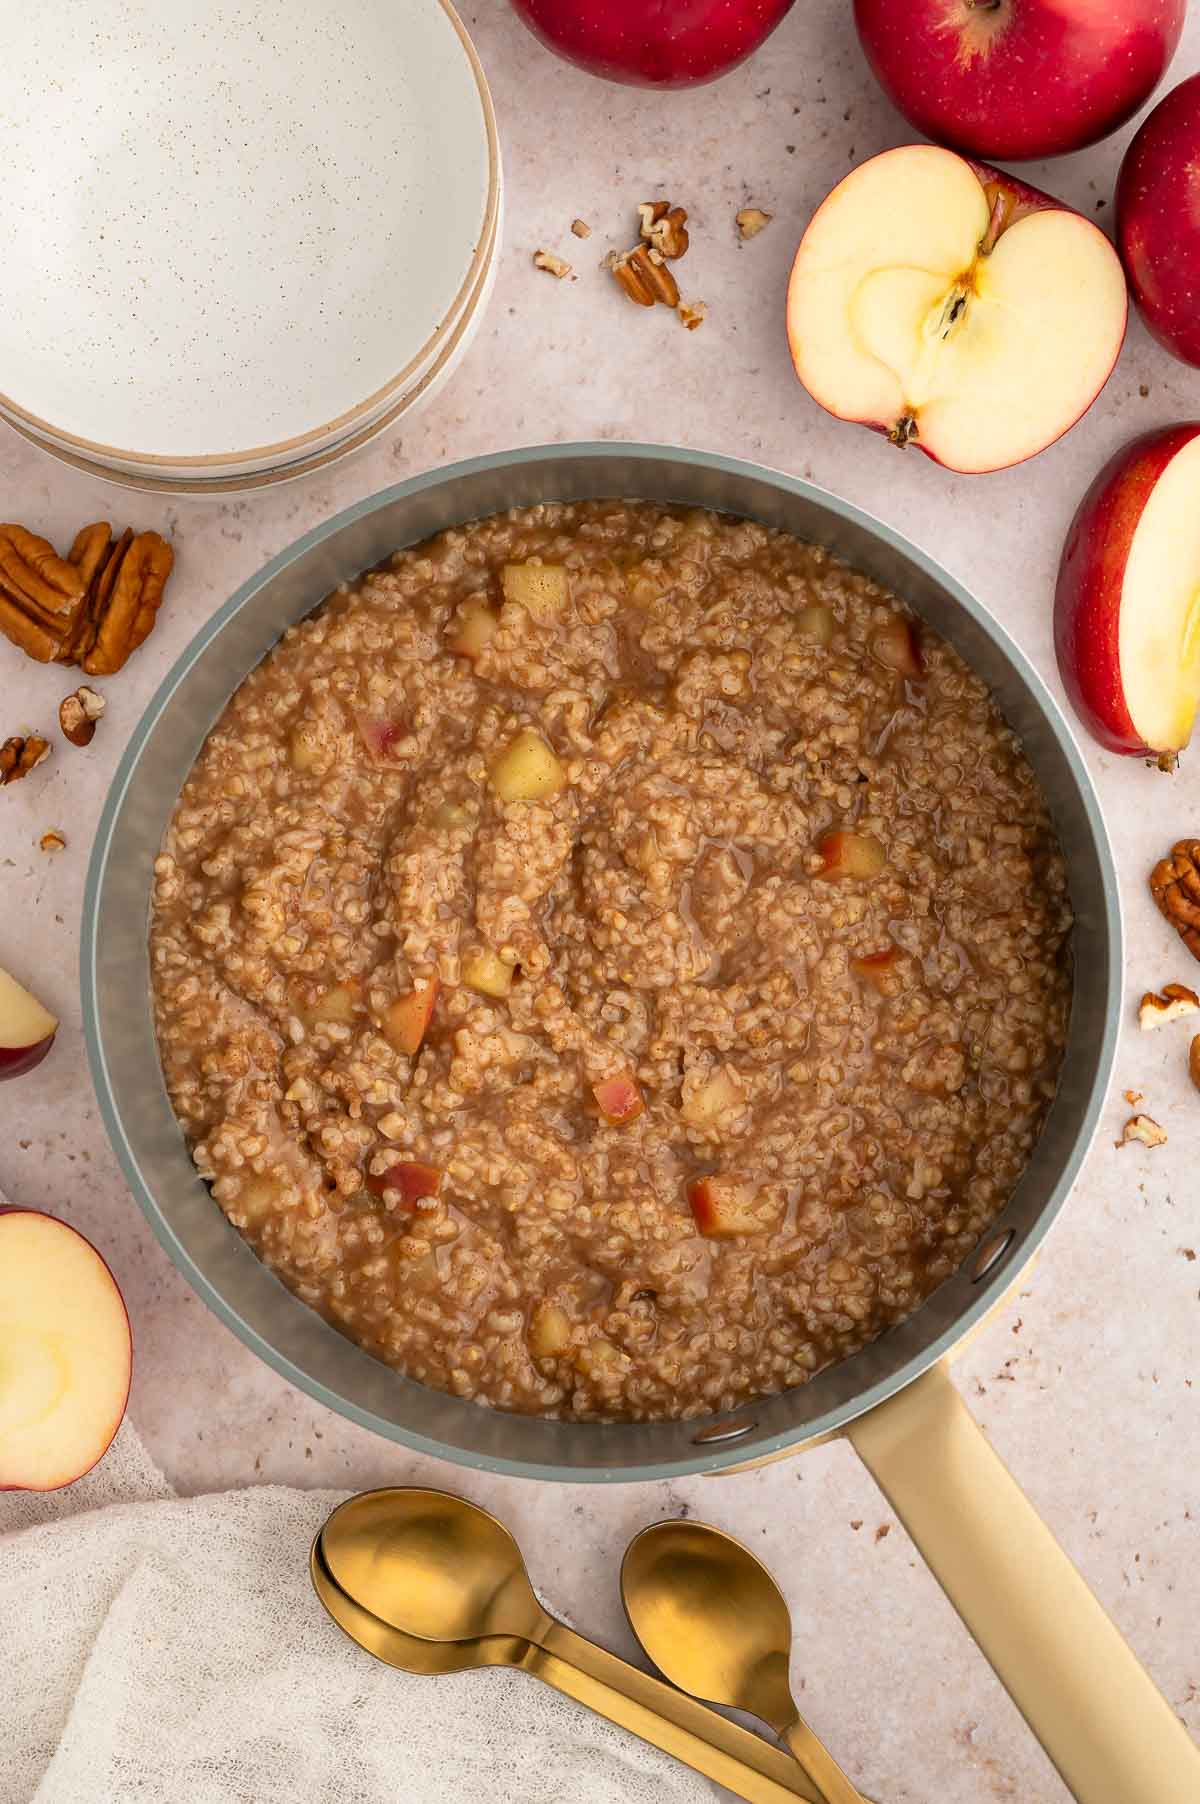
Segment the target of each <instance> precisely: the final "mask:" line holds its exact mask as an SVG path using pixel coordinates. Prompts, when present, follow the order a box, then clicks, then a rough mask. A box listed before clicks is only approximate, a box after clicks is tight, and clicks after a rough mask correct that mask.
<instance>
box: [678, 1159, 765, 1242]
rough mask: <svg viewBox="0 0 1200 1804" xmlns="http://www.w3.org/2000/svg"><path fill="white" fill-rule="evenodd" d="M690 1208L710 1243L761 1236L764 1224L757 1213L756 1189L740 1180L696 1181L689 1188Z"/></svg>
mask: <svg viewBox="0 0 1200 1804" xmlns="http://www.w3.org/2000/svg"><path fill="white" fill-rule="evenodd" d="M687 1200H688V1207H689V1208H690V1209H691V1211H692V1216H693V1219H694V1220H695V1223H696V1226H697V1227H698V1228H699V1230H700V1232H701V1233H702V1234H704V1235H707V1237H708V1238H709V1239H710V1240H731V1239H732V1238H733V1237H734V1236H735V1235H737V1234H761V1233H762V1231H763V1227H764V1223H763V1222H762V1221H761V1220H760V1219H759V1217H758V1216H757V1215H756V1214H755V1213H754V1209H753V1207H752V1204H753V1202H754V1189H753V1186H752V1185H750V1184H746V1183H744V1182H743V1180H742V1179H741V1178H727V1177H721V1176H719V1175H718V1174H714V1175H713V1176H712V1177H707V1178H693V1179H692V1181H691V1183H690V1184H689V1185H688V1187H687Z"/></svg>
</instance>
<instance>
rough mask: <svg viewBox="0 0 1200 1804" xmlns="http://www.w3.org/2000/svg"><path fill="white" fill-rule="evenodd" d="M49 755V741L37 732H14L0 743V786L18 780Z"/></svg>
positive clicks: (34, 768)
mask: <svg viewBox="0 0 1200 1804" xmlns="http://www.w3.org/2000/svg"><path fill="white" fill-rule="evenodd" d="M49 756H50V741H49V740H48V739H43V738H42V737H41V735H40V734H38V733H16V734H14V735H13V737H12V738H11V739H6V740H5V741H4V744H3V745H0V787H2V786H3V785H4V784H6V783H16V782H19V781H20V779H21V778H22V777H27V776H28V775H29V773H30V771H31V770H36V769H37V767H38V765H39V764H41V763H42V761H43V760H44V759H46V758H48V757H49Z"/></svg>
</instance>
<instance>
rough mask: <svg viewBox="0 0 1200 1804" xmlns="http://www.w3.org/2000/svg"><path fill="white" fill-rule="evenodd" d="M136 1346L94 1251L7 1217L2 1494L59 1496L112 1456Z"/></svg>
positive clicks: (0, 1221) (0, 1257)
mask: <svg viewBox="0 0 1200 1804" xmlns="http://www.w3.org/2000/svg"><path fill="white" fill-rule="evenodd" d="M132 1370H133V1343H132V1340H131V1338H130V1333H129V1317H128V1315H127V1314H126V1313H125V1305H124V1303H123V1302H122V1301H121V1293H120V1291H119V1290H118V1289H117V1284H116V1280H115V1279H114V1277H113V1275H112V1273H111V1272H110V1271H109V1269H108V1267H107V1265H105V1263H104V1261H103V1259H101V1257H100V1255H99V1253H98V1252H97V1251H96V1249H95V1247H93V1246H92V1245H91V1243H90V1242H89V1241H86V1240H85V1239H84V1238H83V1235H82V1234H77V1233H76V1232H75V1229H74V1228H69V1227H68V1226H67V1224H66V1222H64V1221H57V1220H56V1219H55V1218H54V1217H53V1216H51V1215H40V1214H38V1213H37V1212H36V1211H35V1210H32V1209H7V1208H6V1209H0V1491H55V1490H57V1489H58V1487H59V1486H60V1485H69V1484H71V1483H73V1481H74V1480H75V1479H77V1478H82V1477H83V1475H84V1473H85V1472H90V1471H91V1469H92V1467H93V1466H94V1465H95V1464H96V1461H97V1460H98V1459H100V1458H101V1456H102V1455H103V1454H104V1453H106V1452H107V1450H108V1447H109V1445H110V1444H111V1442H112V1439H113V1436H114V1435H115V1434H116V1432H117V1429H118V1428H119V1427H120V1426H121V1418H122V1417H123V1416H124V1414H125V1405H126V1403H127V1402H128V1400H129V1380H130V1376H131V1373H132Z"/></svg>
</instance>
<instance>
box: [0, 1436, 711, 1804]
mask: <svg viewBox="0 0 1200 1804" xmlns="http://www.w3.org/2000/svg"><path fill="white" fill-rule="evenodd" d="M342 1495H343V1493H341V1492H333V1491H293V1490H285V1489H283V1488H281V1487H278V1486H261V1487H257V1488H254V1489H251V1490H246V1491H226V1492H224V1493H223V1494H220V1495H215V1496H211V1497H197V1498H180V1497H176V1496H175V1495H174V1494H173V1492H172V1491H171V1488H170V1486H169V1485H168V1484H167V1483H166V1481H165V1479H164V1478H163V1476H162V1474H161V1472H159V1471H157V1469H156V1468H155V1466H154V1464H153V1462H152V1461H151V1460H150V1458H149V1456H148V1455H147V1453H146V1450H145V1448H144V1447H143V1446H142V1444H141V1442H140V1441H139V1439H138V1437H137V1435H136V1433H135V1432H134V1430H133V1427H132V1425H131V1424H130V1423H128V1422H126V1424H125V1426H124V1427H123V1428H122V1430H121V1432H120V1434H119V1435H118V1436H117V1439H116V1441H115V1442H114V1443H113V1446H112V1447H111V1448H110V1450H109V1452H108V1454H107V1456H106V1457H105V1458H104V1459H103V1460H102V1461H101V1463H100V1465H99V1466H98V1467H97V1468H96V1469H95V1471H94V1472H92V1473H90V1474H89V1475H88V1476H87V1477H86V1478H83V1479H80V1480H79V1482H78V1483H77V1484H75V1485H72V1486H70V1487H69V1488H68V1489H67V1490H65V1491H59V1492H56V1493H54V1494H52V1495H47V1496H35V1495H32V1494H30V1495H27V1494H24V1493H17V1492H9V1493H0V1646H2V1647H3V1649H4V1655H3V1676H4V1686H3V1697H2V1700H0V1804H652V1801H653V1804H702V1801H703V1804H711V1800H712V1799H713V1797H714V1792H713V1790H712V1789H710V1787H709V1786H708V1785H707V1783H706V1781H704V1780H703V1779H700V1778H698V1777H696V1776H695V1775H693V1774H691V1773H689V1772H687V1771H685V1770H684V1769H683V1768H681V1767H679V1766H676V1765H675V1764H674V1762H672V1761H670V1760H668V1759H667V1758H666V1757H665V1756H664V1755H661V1754H658V1753H656V1752H655V1751H654V1750H653V1749H651V1748H647V1747H646V1746H644V1744H643V1743H641V1742H639V1741H636V1740H635V1739H634V1738H633V1737H632V1736H627V1735H625V1734H623V1733H622V1731H620V1730H618V1729H614V1728H612V1727H611V1726H610V1725H609V1724H608V1723H606V1722H604V1721H602V1720H601V1719H600V1718H598V1717H595V1716H593V1715H592V1714H591V1712H590V1711H587V1710H584V1709H583V1708H581V1707H580V1706H579V1705H577V1704H574V1703H572V1702H570V1701H569V1700H568V1699H565V1698H561V1697H559V1696H558V1694H557V1693H556V1692H552V1691H550V1690H549V1689H548V1688H547V1687H546V1686H544V1685H542V1684H540V1683H539V1682H538V1681H537V1680H536V1679H531V1678H529V1677H527V1676H526V1675H525V1674H523V1673H509V1672H477V1673H462V1674H456V1675H454V1676H451V1677H447V1678H438V1679H421V1678H415V1677H411V1678H410V1677H409V1676H408V1675H407V1674H405V1673H401V1672H393V1671H392V1670H390V1669H389V1668H387V1667H384V1666H381V1665H380V1664H378V1662H376V1661H374V1660H372V1659H371V1658H370V1657H369V1656H368V1655H367V1654H364V1653H363V1652H361V1650H360V1649H358V1648H356V1647H354V1646H353V1645H352V1644H351V1643H350V1642H348V1641H347V1640H346V1639H345V1638H344V1637H343V1635H342V1634H341V1631H340V1630H339V1629H337V1628H336V1627H335V1626H334V1625H333V1623H331V1622H330V1621H329V1619H328V1618H327V1617H326V1615H325V1612H324V1611H323V1610H322V1608H321V1606H320V1604H319V1603H318V1602H317V1599H316V1597H315V1596H314V1595H313V1592H312V1590H311V1588H310V1586H309V1582H308V1567H307V1559H308V1548H309V1543H310V1542H311V1540H312V1537H313V1535H314V1534H315V1532H316V1530H317V1528H318V1527H319V1525H320V1523H321V1522H322V1521H323V1519H324V1518H325V1516H326V1515H327V1514H328V1513H329V1511H330V1510H331V1509H332V1508H333V1506H334V1504H335V1503H337V1502H339V1501H340V1500H341V1497H342Z"/></svg>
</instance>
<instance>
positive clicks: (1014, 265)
mask: <svg viewBox="0 0 1200 1804" xmlns="http://www.w3.org/2000/svg"><path fill="white" fill-rule="evenodd" d="M1127 311H1128V299H1127V294H1126V289H1125V276H1124V272H1123V271H1122V268H1121V262H1120V259H1119V257H1118V256H1117V254H1116V252H1115V251H1114V249H1113V247H1112V245H1111V244H1110V243H1109V242H1108V239H1107V238H1106V237H1105V236H1104V234H1103V232H1101V231H1100V229H1099V228H1098V227H1097V226H1095V225H1093V224H1092V222H1091V221H1090V220H1088V219H1084V218H1083V217H1082V215H1081V214H1079V213H1076V212H1075V211H1074V209H1073V208H1070V207H1066V206H1064V205H1063V204H1062V203H1061V202H1060V201H1056V200H1052V199H1051V198H1050V196H1049V195H1047V194H1042V193H1040V192H1039V191H1038V189H1036V188H1029V187H1027V186H1026V185H1025V184H1024V183H1023V182H1019V181H1017V180H1016V179H1015V177H1013V176H1011V175H1006V174H1004V173H1003V172H1002V171H1000V170H998V169H990V168H988V166H987V165H986V164H981V163H971V162H968V161H967V159H966V158H964V157H960V156H957V155H956V154H955V153H954V151H952V150H939V149H938V148H937V147H936V146H935V145H932V144H906V145H902V146H901V147H900V148H899V149H898V150H887V151H884V152H883V153H882V154H881V155H880V156H877V157H871V158H870V159H869V160H868V161H867V162H865V163H860V164H859V166H858V168H857V169H852V170H851V171H850V174H849V175H847V176H845V177H844V178H843V180H842V181H840V182H839V183H838V185H837V187H836V188H835V189H834V190H833V192H832V193H831V194H829V195H828V196H827V197H826V199H825V200H824V201H823V202H822V204H821V206H820V207H818V209H817V211H816V213H815V214H814V215H813V217H812V219H811V220H810V221H809V225H808V229H807V231H806V232H805V234H804V237H803V238H802V239H801V241H800V248H799V250H798V251H797V252H796V260H795V262H794V264H793V265H792V276H791V281H790V283H789V285H788V298H787V331H788V342H789V344H790V347H791V352H792V361H793V362H794V364H795V366H796V374H797V375H798V376H799V378H800V380H801V382H803V384H804V386H805V388H807V389H808V391H809V393H810V394H811V395H812V397H813V399H814V400H816V401H818V402H819V403H820V405H821V406H822V407H824V408H826V409H827V411H828V412H830V413H832V414H835V415H836V416H837V417H838V418H839V419H843V420H854V421H857V422H858V423H859V424H860V425H863V426H871V427H873V428H874V429H875V430H876V431H878V432H885V433H886V434H887V436H888V437H889V438H890V439H891V440H892V441H893V443H894V444H898V445H908V444H915V445H916V446H917V448H918V450H921V451H924V452H925V454H926V456H928V457H931V458H932V459H933V460H934V462H935V463H940V464H945V465H946V466H947V467H948V468H949V469H951V470H962V471H966V472H977V471H984V470H1002V469H1005V468H1006V467H1007V466H1008V465H1010V464H1017V463H1021V462H1023V461H1024V459H1025V458H1027V457H1032V456H1034V454H1035V453H1036V452H1038V451H1042V450H1044V449H1045V448H1046V446H1047V445H1051V444H1053V443H1054V440H1055V439H1056V438H1060V437H1061V436H1062V434H1063V433H1064V432H1066V431H1067V429H1068V428H1069V427H1071V426H1073V425H1074V424H1075V421H1076V420H1077V419H1079V417H1080V415H1081V414H1083V413H1085V412H1086V411H1087V409H1088V408H1089V407H1090V406H1091V404H1092V402H1093V401H1094V400H1095V398H1096V396H1097V395H1098V394H1099V393H1100V390H1101V389H1102V388H1103V387H1104V384H1105V383H1106V382H1107V380H1108V378H1109V375H1110V374H1111V372H1112V367H1113V365H1114V364H1115V362H1116V361H1117V356H1118V353H1119V352H1120V349H1121V341H1122V339H1123V338H1124V336H1125V320H1126V314H1127Z"/></svg>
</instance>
